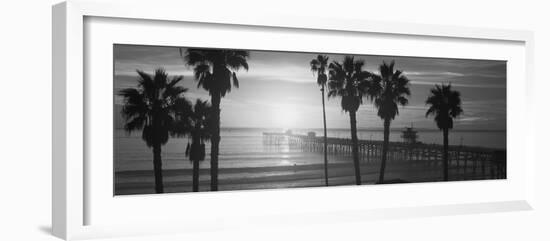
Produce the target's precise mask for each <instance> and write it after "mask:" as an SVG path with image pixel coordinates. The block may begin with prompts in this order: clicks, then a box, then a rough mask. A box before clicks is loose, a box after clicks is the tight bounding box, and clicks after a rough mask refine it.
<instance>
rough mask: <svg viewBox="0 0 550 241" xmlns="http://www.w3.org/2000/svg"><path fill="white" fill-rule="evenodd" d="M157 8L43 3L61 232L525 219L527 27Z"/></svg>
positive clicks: (70, 235) (529, 170) (89, 234)
mask: <svg viewBox="0 0 550 241" xmlns="http://www.w3.org/2000/svg"><path fill="white" fill-rule="evenodd" d="M152 4H153V3H139V4H136V5H134V4H132V8H131V9H132V10H131V11H130V10H128V9H129V8H127V7H125V6H124V5H125V3H98V2H93V1H90V2H89V1H68V2H66V3H62V4H59V5H56V6H54V8H53V23H54V24H53V26H54V30H53V42H54V56H53V58H54V66H53V73H54V88H53V91H54V94H53V96H54V100H53V103H54V113H53V116H54V117H53V118H54V119H53V123H54V147H53V154H54V158H53V160H54V161H53V162H54V163H53V195H52V196H53V230H54V234H55V235H56V236H59V237H62V238H65V239H78V238H93V237H107V236H109V237H110V236H119V235H138V234H150V233H174V232H193V231H198V230H208V229H216V228H226V227H230V226H239V225H242V224H244V223H246V224H247V225H249V224H250V220H254V225H259V226H261V225H266V223H272V222H278V221H277V220H279V221H281V220H289V219H291V220H292V221H285V222H284V223H285V224H286V225H292V224H298V223H302V222H312V223H319V222H338V221H340V220H349V219H356V220H368V219H379V218H388V217H389V218H399V217H419V216H430V215H449V214H457V213H479V212H493V211H504V210H508V211H510V210H528V209H530V208H531V204H532V199H533V196H532V195H533V190H532V188H533V187H532V185H531V184H532V181H533V180H532V179H533V173H534V171H533V170H534V165H535V161H534V157H533V154H532V151H531V148H532V145H531V143H532V141H533V138H532V137H531V134H532V130H531V129H530V128H529V127H528V126H529V124H528V120H527V119H526V118H525V116H528V112H529V109H528V108H524V106H528V105H529V103H530V99H529V97H528V95H527V94H526V93H527V92H528V91H529V83H530V73H531V72H532V70H531V68H532V67H531V61H532V52H531V51H532V34H531V33H530V32H526V31H508V30H494V29H476V28H462V27H446V26H436V25H433V26H432V25H417V24H406V23H381V22H361V21H353V20H346V19H313V20H312V19H302V18H293V17H291V16H275V15H273V16H269V15H265V16H261V17H258V18H255V19H251V18H244V17H240V16H236V15H231V14H221V15H216V16H215V17H214V16H203V15H201V14H199V13H189V14H186V15H184V16H182V15H181V14H179V12H178V11H176V10H175V9H178V7H181V6H179V5H180V4H178V3H170V4H166V5H164V6H155V9H156V10H155V11H149V9H151V7H152ZM144 33H146V34H144ZM219 36H224V37H223V38H220V37H219ZM526 126H527V127H526ZM320 216H330V217H331V218H330V219H319V217H320ZM321 220H326V221H321ZM280 223H283V222H282V221H281V222H280ZM137 230H139V231H137Z"/></svg>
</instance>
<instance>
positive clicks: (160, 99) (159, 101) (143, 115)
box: [118, 68, 187, 193]
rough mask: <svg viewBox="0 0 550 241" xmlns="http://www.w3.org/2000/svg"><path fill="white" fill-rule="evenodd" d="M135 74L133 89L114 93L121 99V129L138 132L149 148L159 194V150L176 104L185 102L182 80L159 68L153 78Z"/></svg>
mask: <svg viewBox="0 0 550 241" xmlns="http://www.w3.org/2000/svg"><path fill="white" fill-rule="evenodd" d="M137 73H138V75H139V77H138V79H137V81H138V86H137V88H127V89H123V90H121V91H120V92H119V93H118V94H119V95H120V96H122V97H123V98H124V106H123V108H122V115H123V116H124V118H125V120H126V124H125V125H124V129H125V130H126V131H127V132H128V133H130V132H133V131H138V130H142V135H141V138H142V139H143V140H144V141H145V143H146V144H147V146H148V147H149V148H151V147H152V148H153V169H154V174H155V192H156V193H163V192H164V187H163V180H162V159H161V151H162V150H161V146H162V145H164V144H166V142H168V139H169V134H170V132H171V130H172V128H173V124H174V119H175V110H176V108H177V103H184V102H186V100H185V97H184V96H183V94H184V93H185V92H186V91H187V89H185V88H183V87H182V86H179V85H178V83H179V82H180V81H181V80H183V76H174V77H172V78H169V77H168V74H167V73H166V71H164V69H162V68H159V69H156V70H155V74H154V76H151V75H149V74H147V73H145V72H143V71H141V70H137Z"/></svg>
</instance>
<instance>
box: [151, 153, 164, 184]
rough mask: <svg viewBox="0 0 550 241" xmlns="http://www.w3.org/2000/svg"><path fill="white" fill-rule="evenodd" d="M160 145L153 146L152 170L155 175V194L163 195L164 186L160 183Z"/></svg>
mask: <svg viewBox="0 0 550 241" xmlns="http://www.w3.org/2000/svg"><path fill="white" fill-rule="evenodd" d="M160 153H161V145H160V144H154V146H153V170H154V173H155V192H156V193H164V186H163V183H162V157H161V155H160Z"/></svg>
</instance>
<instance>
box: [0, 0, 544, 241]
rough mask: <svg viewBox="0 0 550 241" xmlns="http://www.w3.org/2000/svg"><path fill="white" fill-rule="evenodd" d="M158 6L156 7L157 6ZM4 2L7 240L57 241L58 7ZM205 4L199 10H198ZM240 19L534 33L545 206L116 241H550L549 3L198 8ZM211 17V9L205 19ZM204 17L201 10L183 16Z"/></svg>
mask: <svg viewBox="0 0 550 241" xmlns="http://www.w3.org/2000/svg"><path fill="white" fill-rule="evenodd" d="M151 1H152V0H151ZM57 2H58V1H54V0H19V1H4V2H3V3H2V6H1V7H0V18H1V21H0V26H1V27H0V43H1V44H0V63H1V64H0V73H1V74H0V150H1V151H0V240H56V238H54V237H52V236H51V235H50V231H49V230H50V227H51V224H50V218H51V214H50V212H51V211H50V206H51V201H50V199H51V194H50V193H51V181H50V180H51V174H50V170H51V70H50V69H51V8H50V7H51V5H52V4H55V3H57ZM197 2H198V0H197ZM200 5H201V6H203V8H214V7H215V8H219V9H222V10H223V11H231V12H235V13H236V14H247V13H249V12H257V11H260V12H268V11H269V12H271V11H273V12H279V13H284V14H291V15H298V16H303V17H306V18H307V17H312V16H330V17H336V18H337V17H342V18H357V19H366V20H368V19H374V20H384V21H397V22H416V23H435V24H445V25H461V26H476V27H491V28H509V29H526V30H533V31H534V32H535V88H534V94H535V95H536V103H535V106H533V107H532V108H535V109H536V110H539V112H540V113H539V114H537V116H533V117H532V118H534V119H535V120H536V124H537V129H538V130H539V131H538V133H537V135H538V136H537V142H538V144H537V145H538V146H537V152H538V158H539V160H538V163H537V164H538V165H537V176H536V178H537V200H536V203H535V210H534V211H529V212H515V213H496V214H481V215H462V216H451V217H432V218H418V219H406V220H386V221H376V222H363V223H340V224H333V225H330V226H329V225H316V226H314V225H307V224H304V225H303V226H297V227H293V228H283V229H280V228H279V229H265V230H247V229H246V227H244V228H243V229H240V230H220V232H215V233H195V234H189V235H180V236H166V237H141V238H125V239H117V240H279V241H280V240H310V239H312V240H368V239H375V240H481V239H485V240H502V239H503V240H521V239H525V240H550V233H549V230H548V228H549V225H548V223H549V222H550V194H549V190H548V189H547V185H546V184H547V183H549V181H550V178H549V177H548V175H546V170H549V168H550V164H549V163H548V161H547V159H549V158H546V157H545V156H544V155H543V154H545V153H544V151H545V149H546V145H545V144H546V142H547V138H550V131H549V130H550V128H549V127H548V124H547V123H548V122H549V121H548V120H549V119H550V118H549V117H550V114H549V113H550V111H549V110H550V105H548V104H547V103H548V100H546V98H545V97H546V96H548V94H547V93H546V91H545V90H550V74H547V73H546V70H547V69H548V66H550V58H548V57H547V56H548V55H549V54H550V51H549V50H550V24H548V22H550V14H549V13H548V10H550V8H549V7H548V6H546V4H545V1H531V0H523V1H502V0H500V1H498V0H494V1H493V0H488V1H480V0H460V1H441V0H433V1H430V0H415V1H407V0H393V1H390V0H387V1H380V0H377V1H352V0H337V1H335V0H333V1H297V0H294V1H292V0H277V1H244V0H243V1H241V0H231V1H222V0H220V1H206V0H203V1H200ZM202 10H205V9H202ZM186 11H199V9H197V8H189V9H182V14H185V12H186Z"/></svg>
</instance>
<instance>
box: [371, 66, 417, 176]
mask: <svg viewBox="0 0 550 241" xmlns="http://www.w3.org/2000/svg"><path fill="white" fill-rule="evenodd" d="M394 65H395V62H394V61H392V62H391V63H390V64H389V65H388V64H387V63H386V62H383V63H382V65H380V68H379V71H380V76H377V77H376V78H375V79H376V81H374V83H376V85H378V86H379V87H378V94H377V95H376V97H375V99H374V105H375V106H376V108H377V109H378V116H379V117H380V118H381V119H382V120H384V145H383V146H382V161H381V163H380V174H379V177H378V183H384V172H385V169H386V159H387V156H388V147H389V142H390V140H389V139H390V124H391V121H392V120H393V119H395V116H397V115H399V105H401V106H405V105H407V104H408V103H409V100H408V99H407V98H406V96H410V95H411V91H410V89H409V79H407V77H406V76H405V75H403V72H402V71H400V70H394Z"/></svg>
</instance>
